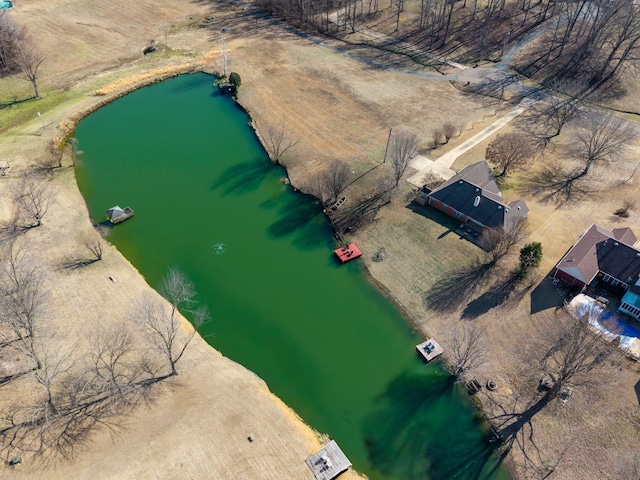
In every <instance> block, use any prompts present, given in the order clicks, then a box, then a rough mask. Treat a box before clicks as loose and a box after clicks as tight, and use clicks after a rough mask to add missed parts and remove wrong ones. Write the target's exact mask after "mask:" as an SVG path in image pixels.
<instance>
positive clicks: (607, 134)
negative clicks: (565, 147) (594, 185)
mask: <svg viewBox="0 0 640 480" xmlns="http://www.w3.org/2000/svg"><path fill="white" fill-rule="evenodd" d="M631 138H632V135H631V132H630V131H629V129H628V128H627V127H626V125H625V124H624V123H623V121H622V120H619V119H618V118H616V117H614V116H612V115H607V116H605V117H600V116H595V115H593V116H591V117H589V120H588V122H587V124H586V125H585V126H584V127H582V128H581V129H580V130H579V132H578V142H579V144H580V152H579V157H580V158H581V159H582V160H584V162H585V166H584V170H583V171H582V172H580V173H579V175H580V176H584V175H586V174H587V173H588V172H589V169H590V168H591V167H592V166H594V165H596V164H599V163H603V162H606V161H607V160H609V159H610V158H611V157H612V156H613V155H619V154H620V153H621V151H622V150H623V148H624V146H625V144H626V143H627V142H629V140H631Z"/></svg>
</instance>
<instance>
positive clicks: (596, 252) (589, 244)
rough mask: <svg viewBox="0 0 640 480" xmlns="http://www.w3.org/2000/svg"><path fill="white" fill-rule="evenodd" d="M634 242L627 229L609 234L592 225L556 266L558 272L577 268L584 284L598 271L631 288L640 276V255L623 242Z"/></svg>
mask: <svg viewBox="0 0 640 480" xmlns="http://www.w3.org/2000/svg"><path fill="white" fill-rule="evenodd" d="M635 238H636V237H635V235H634V233H633V232H632V231H631V229H630V228H616V229H614V230H613V231H611V230H607V229H606V228H603V227H601V226H599V225H591V226H590V227H589V228H588V229H587V231H586V232H585V233H584V234H583V235H582V237H580V240H578V241H577V242H576V243H575V245H574V246H573V247H571V249H570V250H569V251H568V252H567V253H566V255H565V256H564V257H562V260H560V262H558V265H557V268H559V269H561V270H565V271H567V272H570V271H571V269H573V268H577V269H578V271H579V272H580V274H581V275H582V277H583V279H582V280H584V281H585V283H587V284H588V283H590V282H591V281H592V280H593V279H594V278H595V276H596V274H597V273H598V271H601V272H602V273H605V274H607V275H609V276H611V277H613V278H615V279H617V280H620V281H622V282H625V283H627V284H630V285H633V284H635V282H636V280H638V275H640V251H638V250H636V249H635V248H633V247H632V246H630V245H627V244H626V243H625V240H626V241H629V242H632V243H635ZM574 276H575V275H574Z"/></svg>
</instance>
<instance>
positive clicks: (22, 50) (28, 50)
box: [15, 37, 45, 98]
mask: <svg viewBox="0 0 640 480" xmlns="http://www.w3.org/2000/svg"><path fill="white" fill-rule="evenodd" d="M44 61H45V57H44V55H43V54H42V53H41V52H40V50H39V49H38V47H37V45H36V44H35V43H34V41H33V39H32V38H31V37H24V38H23V39H22V41H21V42H20V45H19V47H18V49H17V52H16V55H15V62H16V65H18V67H19V68H20V70H21V71H22V72H23V73H24V76H25V79H27V80H29V81H30V82H31V85H32V86H33V92H34V96H35V98H40V93H39V92H38V69H39V68H40V65H42V62H44Z"/></svg>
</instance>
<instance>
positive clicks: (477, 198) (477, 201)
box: [473, 195, 480, 207]
mask: <svg viewBox="0 0 640 480" xmlns="http://www.w3.org/2000/svg"><path fill="white" fill-rule="evenodd" d="M478 205H480V195H478V196H477V197H476V198H475V200H474V201H473V206H474V207H477V206H478Z"/></svg>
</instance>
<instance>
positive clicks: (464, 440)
mask: <svg viewBox="0 0 640 480" xmlns="http://www.w3.org/2000/svg"><path fill="white" fill-rule="evenodd" d="M456 388H457V387H456V384H455V381H454V380H453V378H452V377H449V376H446V375H443V374H433V375H424V374H422V375H417V374H410V373H406V372H405V373H403V374H402V375H400V376H399V377H397V378H396V379H395V380H393V381H392V382H391V383H390V384H389V386H388V388H387V390H386V391H385V392H384V393H383V394H382V395H381V396H380V397H379V398H378V399H377V400H376V407H377V409H376V411H375V412H374V413H373V414H371V415H370V416H369V417H368V418H367V419H365V422H364V425H365V427H364V428H365V432H364V433H365V443H366V446H367V450H368V454H369V460H370V462H371V464H372V465H373V466H374V468H375V469H376V470H378V471H380V472H382V473H384V474H385V475H388V476H389V477H390V478H402V479H406V480H413V479H416V480H417V479H420V480H422V479H425V478H428V479H430V480H445V479H447V480H448V479H451V478H458V479H468V480H476V479H481V478H482V479H485V478H487V479H488V478H491V470H492V469H491V464H490V463H489V462H491V459H493V461H495V468H497V467H498V466H499V463H498V459H497V457H493V456H492V454H493V452H494V449H493V448H492V445H491V444H490V443H489V441H488V439H486V438H485V437H484V436H483V434H482V433H481V432H480V430H479V429H478V427H477V425H476V424H475V423H473V422H470V421H469V417H468V415H470V412H468V411H465V412H461V411H460V408H456V407H452V405H455V404H456V403H457V402H459V399H458V398H456V396H457V395H458V394H459V393H458V392H457V391H456Z"/></svg>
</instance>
